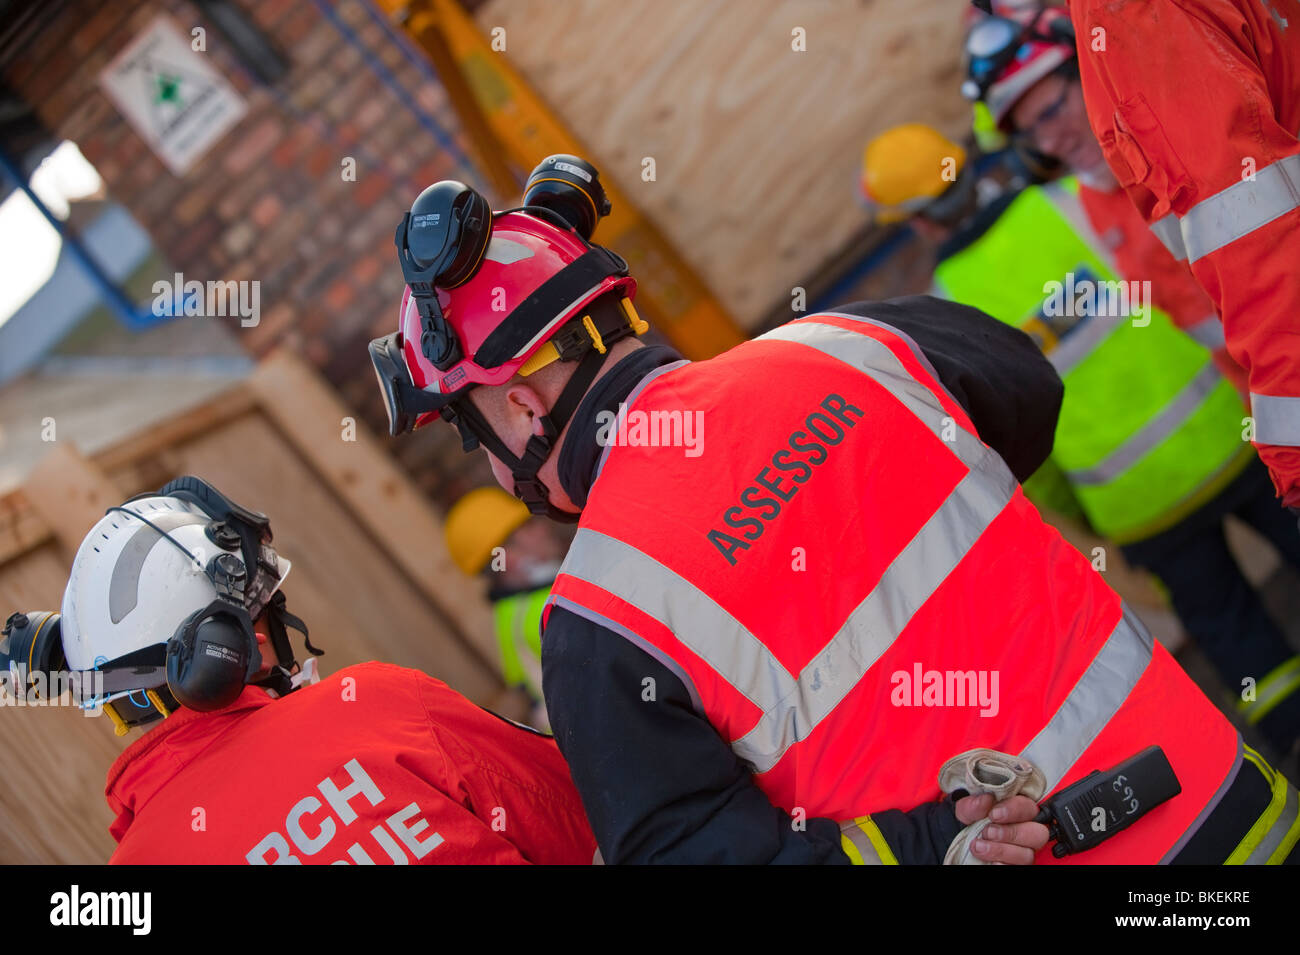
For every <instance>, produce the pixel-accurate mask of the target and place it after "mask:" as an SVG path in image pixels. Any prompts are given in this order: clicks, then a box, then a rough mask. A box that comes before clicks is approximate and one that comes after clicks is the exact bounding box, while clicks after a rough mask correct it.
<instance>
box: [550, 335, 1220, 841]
mask: <svg viewBox="0 0 1300 955" xmlns="http://www.w3.org/2000/svg"><path fill="white" fill-rule="evenodd" d="M626 406H627V410H626V411H625V413H620V415H619V417H618V420H617V422H616V424H615V425H614V427H613V428H612V430H611V434H610V435H609V436H607V437H606V439H605V443H606V447H605V450H604V457H603V458H602V461H601V464H600V470H599V472H598V476H597V478H596V481H595V483H594V485H593V488H592V491H591V494H590V497H589V501H588V504H587V506H586V508H585V510H584V511H583V514H582V520H581V523H580V526H579V530H578V532H577V537H576V539H575V541H574V544H573V547H572V549H571V550H570V552H569V555H568V557H567V559H566V560H565V563H564V566H563V569H562V571H561V573H560V575H559V577H558V578H557V579H556V582H555V586H554V588H553V591H552V598H551V605H552V606H556V605H558V606H562V607H567V608H569V609H571V610H573V611H575V612H577V613H580V614H581V615H583V616H584V617H587V618H589V619H592V620H595V621H597V622H599V623H601V624H603V625H604V626H607V627H609V628H610V629H611V630H614V631H616V632H618V633H620V634H622V635H623V636H624V637H625V638H627V639H628V640H631V641H632V642H633V643H635V644H636V645H638V646H640V647H642V648H643V649H645V650H646V651H647V652H649V653H650V654H651V655H652V656H654V657H655V658H656V659H658V660H660V661H661V662H663V663H664V664H665V665H667V666H668V667H669V668H670V669H671V670H673V671H674V672H675V673H676V674H677V675H678V676H680V677H681V679H682V680H683V682H684V683H685V685H686V687H687V688H688V690H689V692H690V693H691V695H692V699H693V700H695V701H697V708H698V710H699V711H700V712H701V713H702V714H703V715H704V716H706V717H707V718H708V720H709V721H710V723H712V725H713V726H714V727H715V728H716V729H717V730H718V732H719V733H720V734H721V735H722V737H723V738H724V739H725V740H727V742H728V743H729V744H730V746H731V747H732V749H733V750H734V751H735V752H736V753H737V754H738V755H739V756H740V757H741V758H742V759H744V760H745V761H746V762H747V763H748V764H749V765H750V767H751V768H752V770H753V772H754V773H755V778H756V781H757V783H758V785H759V786H760V787H761V788H762V789H763V790H764V792H765V793H766V794H767V795H768V797H769V798H770V799H771V800H772V802H773V803H774V804H775V805H777V806H779V807H781V808H782V809H784V810H785V811H786V812H789V813H792V814H793V813H794V812H795V811H796V810H799V809H802V810H803V811H804V812H806V813H807V814H808V815H811V816H823V817H830V818H834V819H852V818H856V817H859V816H863V815H867V814H869V813H871V812H876V811H881V810H884V809H890V808H900V809H910V808H912V807H913V806H916V805H918V804H920V803H922V802H926V801H928V800H932V799H935V798H937V797H938V796H939V795H940V793H939V790H938V781H937V776H938V771H939V767H940V765H941V764H942V763H943V762H944V761H945V760H947V759H948V758H950V757H952V756H955V755H957V754H958V753H961V752H963V751H965V750H968V749H972V748H975V747H988V748H990V749H995V750H1000V751H1003V752H1008V753H1022V754H1024V755H1025V756H1027V757H1029V758H1030V759H1032V760H1033V761H1034V762H1035V763H1036V764H1037V765H1038V766H1039V767H1040V768H1042V770H1043V771H1044V773H1045V774H1046V776H1047V779H1048V790H1049V792H1050V791H1052V790H1055V789H1056V788H1058V787H1059V786H1061V785H1063V784H1066V783H1070V782H1073V781H1074V780H1076V779H1078V778H1079V777H1081V776H1083V775H1085V774H1087V773H1088V772H1090V771H1092V770H1096V769H1107V768H1109V767H1111V766H1112V765H1114V764H1116V763H1119V762H1121V761H1122V760H1124V759H1126V758H1127V757H1129V756H1132V755H1134V754H1135V753H1137V752H1138V751H1139V750H1141V749H1143V748H1144V747H1147V746H1150V745H1152V744H1156V745H1159V746H1160V747H1162V748H1163V750H1164V752H1165V755H1166V756H1167V757H1168V759H1169V761H1170V763H1171V764H1172V766H1173V768H1174V771H1175V773H1176V774H1177V776H1178V779H1179V782H1180V783H1181V785H1182V793H1181V794H1180V795H1178V796H1176V797H1174V798H1173V799H1172V800H1170V801H1169V802H1167V803H1165V804H1163V805H1161V806H1159V807H1157V808H1156V809H1154V810H1152V811H1151V812H1150V813H1149V814H1148V815H1147V816H1146V817H1144V818H1143V819H1141V820H1140V821H1139V822H1138V823H1137V824H1135V825H1134V826H1133V827H1132V828H1131V829H1129V830H1128V831H1126V832H1124V833H1122V834H1120V835H1119V836H1117V837H1116V838H1114V839H1111V840H1109V841H1108V842H1106V843H1104V844H1103V845H1102V846H1101V847H1100V848H1098V849H1096V850H1094V851H1092V852H1089V853H1087V854H1085V855H1083V856H1079V857H1076V858H1077V860H1078V861H1083V862H1090V863H1107V862H1121V861H1122V862H1134V863H1154V862H1158V861H1160V860H1161V859H1163V858H1166V857H1169V856H1171V855H1172V854H1173V852H1174V851H1176V850H1177V848H1179V847H1181V844H1182V842H1183V841H1185V837H1187V836H1189V834H1190V832H1191V831H1192V830H1193V829H1194V828H1195V827H1196V826H1197V825H1199V822H1200V819H1199V817H1200V816H1201V815H1202V812H1203V810H1205V809H1206V807H1207V806H1208V805H1210V804H1211V803H1212V802H1213V801H1214V800H1215V794H1216V793H1217V792H1218V791H1219V789H1220V787H1221V786H1223V785H1224V784H1225V781H1226V780H1227V779H1228V778H1229V776H1230V774H1231V773H1232V772H1233V771H1234V769H1235V766H1236V765H1237V761H1238V753H1239V737H1238V734H1237V732H1236V731H1235V730H1234V729H1233V727H1232V726H1231V725H1230V724H1229V722H1228V721H1227V720H1226V719H1225V718H1224V717H1223V716H1222V715H1221V714H1220V713H1219V712H1218V710H1216V709H1215V707H1214V706H1213V705H1212V704H1211V703H1210V702H1209V700H1207V699H1206V698H1205V696H1204V695H1203V694H1202V693H1201V692H1200V690H1199V689H1197V687H1196V686H1195V685H1194V684H1193V683H1192V682H1191V680H1190V679H1188V677H1187V676H1186V674H1184V673H1183V671H1182V669H1180V668H1179V666H1178V665H1177V664H1176V663H1175V662H1174V660H1173V659H1172V658H1171V657H1170V656H1169V654H1168V653H1167V652H1166V651H1165V650H1164V649H1163V648H1161V647H1159V646H1158V645H1155V644H1154V643H1153V641H1152V639H1151V637H1150V635H1149V634H1148V633H1147V631H1146V630H1145V629H1144V628H1143V627H1142V625H1141V624H1140V623H1139V622H1138V621H1137V620H1136V619H1135V618H1134V617H1132V616H1131V615H1130V614H1129V613H1128V612H1127V611H1126V609H1125V608H1124V607H1123V606H1122V604H1121V601H1120V598H1119V597H1118V596H1117V595H1116V594H1115V593H1114V591H1112V590H1111V589H1110V588H1109V587H1108V586H1107V585H1106V583H1105V581H1104V579H1103V578H1102V576H1101V575H1100V574H1099V573H1097V571H1096V570H1094V569H1093V567H1092V565H1091V564H1090V562H1089V561H1088V559H1086V558H1085V557H1084V556H1083V555H1082V554H1080V553H1079V552H1078V551H1077V550H1075V549H1074V548H1073V547H1072V546H1071V545H1070V544H1068V543H1067V542H1066V541H1065V540H1064V539H1062V537H1061V536H1060V535H1059V534H1058V533H1057V532H1056V531H1055V530H1054V529H1053V528H1052V527H1050V526H1048V525H1046V524H1044V523H1043V521H1042V519H1041V518H1040V517H1039V515H1038V513H1037V511H1035V510H1034V508H1033V507H1032V505H1030V504H1029V503H1028V502H1027V501H1026V500H1025V498H1024V496H1023V495H1022V493H1021V491H1020V488H1019V485H1018V484H1017V483H1016V480H1015V478H1014V477H1013V476H1012V474H1011V472H1010V471H1009V470H1008V469H1007V467H1006V465H1005V463H1004V462H1003V461H1002V459H1001V458H999V457H998V455H997V454H996V453H995V452H994V451H992V450H991V449H990V448H988V447H987V446H986V445H985V444H983V443H982V442H981V441H980V439H979V438H978V437H977V435H976V433H975V428H974V426H973V425H972V423H971V421H970V419H969V418H968V416H967V415H966V413H965V411H964V410H963V409H962V407H961V406H960V405H959V404H958V402H957V401H956V400H955V399H954V398H953V397H952V396H951V395H949V394H948V393H947V391H946V390H945V389H944V388H943V386H942V385H941V384H939V382H938V379H937V375H936V374H935V373H934V371H933V369H932V368H930V366H929V363H928V362H927V360H926V359H925V357H924V356H923V355H922V354H921V353H920V351H919V349H917V348H916V346H915V345H914V343H912V342H911V340H910V339H909V338H907V337H906V336H905V335H903V334H902V333H900V332H898V331H897V330H894V329H892V328H890V327H889V326H887V325H883V324H881V323H877V322H873V321H871V320H868V319H863V318H858V317H854V316H849V315H841V314H835V313H826V314H820V315H815V316H811V317H808V318H804V319H801V320H799V321H795V322H791V323H789V324H787V325H785V326H783V327H781V328H778V329H776V330H775V331H772V332H769V333H768V334H766V335H763V336H761V337H760V338H757V339H755V340H754V341H751V342H747V343H745V344H743V345H740V346H738V347H736V348H733V349H732V350H730V351H728V352H726V353H724V354H723V355H721V356H719V357H717V358H715V359H712V360H710V361H705V362H697V363H681V364H677V365H669V366H665V367H664V368H662V369H660V370H659V371H658V372H656V373H654V374H652V375H651V376H650V377H649V378H648V379H646V381H644V382H643V383H642V384H641V385H640V386H639V388H638V390H636V391H634V392H633V394H632V395H630V396H629V399H628V401H627V402H626ZM679 421H680V422H687V421H689V422H691V423H693V425H694V427H693V428H692V429H691V431H692V433H690V434H689V435H688V434H687V432H686V431H685V429H677V425H676V424H675V423H676V422H679ZM674 437H677V438H679V439H681V440H678V441H677V442H676V444H674V441H673V438H674ZM687 437H689V438H690V440H689V441H688V440H686V438H687ZM548 610H549V608H548ZM688 770H689V768H688V767H684V771H688ZM1039 861H1044V862H1046V861H1053V860H1052V858H1051V856H1050V853H1046V852H1044V853H1040V854H1039Z"/></svg>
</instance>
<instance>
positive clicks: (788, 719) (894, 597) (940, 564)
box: [724, 471, 1016, 773]
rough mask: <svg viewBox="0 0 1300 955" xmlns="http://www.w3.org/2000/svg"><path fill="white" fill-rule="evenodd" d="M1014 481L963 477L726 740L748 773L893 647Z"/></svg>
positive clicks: (809, 725) (810, 725) (807, 731)
mask: <svg viewBox="0 0 1300 955" xmlns="http://www.w3.org/2000/svg"><path fill="white" fill-rule="evenodd" d="M1015 488H1016V484H1015V479H1014V478H1012V477H1011V474H1010V472H1007V473H1006V474H1005V480H990V477H989V476H988V475H987V474H983V473H981V472H978V471H971V472H970V473H969V474H967V475H966V477H964V478H962V480H961V481H959V482H958V483H957V486H956V487H955V488H953V490H952V493H950V494H949V495H948V497H947V499H946V500H945V501H944V502H943V504H941V505H940V506H939V509H938V510H937V511H935V512H934V513H933V514H932V515H931V516H930V519H929V520H928V521H926V522H925V524H924V525H923V526H922V528H921V529H920V530H919V531H918V532H917V534H916V536H915V537H913V538H912V539H911V540H910V541H908V543H907V546H906V547H904V548H903V550H902V552H901V553H900V554H899V555H898V556H897V557H895V558H894V561H893V563H891V564H890V565H889V566H888V567H887V568H886V569H885V572H884V574H882V575H881V577H880V580H879V581H878V582H877V583H876V586H875V587H874V588H872V590H871V593H870V594H868V595H867V598H866V599H865V600H863V601H862V603H860V604H859V605H858V606H857V608H856V609H855V610H854V611H853V613H851V614H850V615H849V618H848V620H846V621H845V622H844V625H843V626H842V627H840V629H839V630H838V631H837V632H836V633H835V635H834V636H833V637H831V639H830V642H829V643H827V644H826V647H825V649H823V650H822V651H821V652H820V653H818V654H817V655H816V656H815V657H813V659H812V660H811V661H809V662H808V664H807V665H806V666H805V667H804V668H803V670H802V672H800V674H799V680H798V687H797V688H796V690H795V692H794V693H793V694H791V695H789V696H787V697H786V698H784V699H782V700H781V701H780V705H779V706H778V707H777V708H775V709H772V710H770V711H766V712H764V713H763V716H762V717H761V718H760V719H759V721H758V723H757V724H755V726H754V728H753V729H751V730H750V731H749V732H748V733H746V734H745V735H744V736H742V737H741V738H740V739H738V740H736V741H735V742H733V743H732V744H731V748H732V749H734V750H735V751H736V754H737V755H738V756H740V757H741V758H742V759H744V760H746V761H748V762H749V763H750V764H752V765H753V767H754V771H755V772H759V773H763V772H767V771H768V770H769V769H771V768H772V767H773V766H775V765H776V764H777V763H778V762H780V760H781V757H783V756H784V755H785V754H786V751H787V750H789V749H790V747H791V746H793V745H794V744H795V743H797V742H799V741H800V740H802V739H806V738H807V737H808V736H809V735H811V733H812V731H813V730H814V729H815V728H816V727H817V725H818V724H819V723H820V722H821V721H822V720H823V719H825V718H826V717H827V716H828V715H830V713H831V711H832V710H834V709H835V707H836V706H838V705H839V704H840V702H841V701H842V700H843V699H844V698H845V697H846V696H848V694H849V692H850V691H851V690H852V689H853V688H854V687H855V686H857V684H858V682H859V681H860V680H861V679H862V677H863V676H864V675H865V674H866V673H867V671H868V670H870V669H871V668H872V667H873V666H875V664H876V661H877V660H879V659H880V658H881V657H882V656H883V655H884V654H885V652H886V651H887V650H888V649H889V648H890V647H891V646H893V644H894V641H895V640H897V639H898V636H899V634H901V633H902V632H903V629H904V628H905V627H906V626H907V624H908V623H909V622H910V621H911V619H912V616H913V614H915V613H916V612H917V611H918V610H919V609H920V608H921V607H922V606H923V605H924V604H925V602H926V601H927V600H929V599H930V597H931V596H933V595H934V592H935V591H936V590H938V589H939V587H940V585H941V584H942V583H943V582H944V580H945V579H947V577H948V575H949V574H950V573H952V571H953V569H954V568H956V566H957V565H958V564H959V563H960V562H961V560H962V558H964V557H965V556H966V553H967V552H968V551H969V550H970V548H971V547H972V546H974V544H975V542H976V541H977V540H979V538H980V535H982V534H983V533H984V530H985V528H987V527H988V525H989V524H990V523H992V521H993V519H994V518H995V517H997V516H998V515H999V514H1001V513H1002V510H1003V508H1005V507H1006V506H1007V503H1008V502H1009V501H1010V500H1011V495H1012V494H1013V493H1014V492H1015ZM724 676H725V674H724Z"/></svg>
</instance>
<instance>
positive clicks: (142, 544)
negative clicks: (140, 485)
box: [62, 497, 291, 670]
mask: <svg viewBox="0 0 1300 955" xmlns="http://www.w3.org/2000/svg"><path fill="white" fill-rule="evenodd" d="M211 523H212V518H210V517H209V516H208V515H207V514H205V513H204V512H203V510H202V509H201V508H199V507H198V506H197V505H195V504H192V503H190V502H188V501H184V500H181V499H180V498H176V497H145V498H140V499H138V500H134V501H130V502H128V503H127V504H125V505H123V507H122V508H119V509H114V510H111V511H109V512H108V513H107V514H106V515H104V517H103V518H101V519H100V521H99V523H98V524H96V525H95V526H94V528H93V529H92V530H91V531H90V533H89V534H88V535H86V538H85V540H83V541H82V542H81V547H80V548H79V549H78V550H77V556H76V559H75V560H74V561H73V563H72V573H71V575H70V577H69V578H68V586H67V589H66V590H65V591H64V592H63V611H62V613H63V650H64V653H65V654H66V656H67V661H68V668H69V669H71V670H92V669H95V668H96V667H97V666H100V665H102V664H104V663H107V662H108V661H110V660H116V659H118V658H119V657H124V656H126V655H127V654H129V653H133V652H135V651H136V650H142V649H145V648H146V647H152V646H155V645H157V644H165V643H166V642H167V641H168V640H169V639H171V637H172V635H173V634H175V633H176V631H177V630H178V629H179V628H180V626H181V624H182V623H184V622H185V620H186V619H187V618H189V617H190V616H191V615H192V614H194V613H195V612H196V611H199V610H202V609H203V608H204V607H206V606H208V605H209V604H210V603H212V601H213V600H214V599H216V597H217V589H216V586H215V585H214V584H213V582H212V580H211V579H210V577H209V576H208V574H207V572H206V571H207V567H208V562H209V561H210V560H211V559H212V558H213V557H215V556H216V555H217V554H219V553H222V552H223V548H221V547H219V546H217V544H216V543H214V542H213V540H212V539H211V537H210V536H209V534H208V532H207V528H208V525H209V524H211ZM160 531H165V532H166V533H167V534H169V535H170V536H171V540H172V541H174V543H172V542H169V541H168V540H167V539H166V538H164V536H163V535H162V534H161V533H159V532H160ZM177 545H180V546H177ZM181 548H184V549H185V551H188V552H189V553H188V554H187V553H185V551H183V550H182V549H181ZM227 549H229V548H227ZM275 560H276V566H277V571H278V577H279V579H278V580H276V581H275V582H274V584H273V585H272V586H271V588H270V589H269V590H268V591H267V592H265V593H264V594H260V595H259V597H258V599H259V600H260V606H258V605H254V606H250V607H248V608H247V609H248V612H249V616H250V617H252V618H253V619H256V618H257V617H258V616H259V615H260V614H261V612H262V610H264V609H265V607H266V603H267V602H268V601H269V600H270V597H271V596H272V595H273V594H274V593H275V592H276V591H277V590H279V589H280V585H281V584H282V583H283V582H284V578H285V576H286V575H287V574H288V573H289V568H290V566H291V565H290V563H289V561H287V560H285V559H284V558H283V557H280V556H279V555H276V556H275Z"/></svg>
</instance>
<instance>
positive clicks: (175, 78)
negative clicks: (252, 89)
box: [99, 16, 248, 176]
mask: <svg viewBox="0 0 1300 955" xmlns="http://www.w3.org/2000/svg"><path fill="white" fill-rule="evenodd" d="M99 85H100V86H101V87H102V88H103V90H104V92H105V93H106V94H107V95H108V98H109V99H111V100H112V101H113V103H114V105H116V106H117V108H118V110H119V111H120V112H121V113H122V115H123V116H125V117H126V118H127V120H128V121H129V122H130V123H131V125H132V126H133V127H134V128H135V131H136V132H137V133H139V134H140V137H141V138H142V139H144V141H145V142H147V143H148V144H149V146H150V148H151V149H153V151H154V152H155V153H157V155H158V158H159V159H161V160H162V161H163V162H164V163H166V165H167V168H168V169H170V170H171V171H172V172H173V173H174V174H175V175H178V176H180V175H184V174H185V172H186V171H188V170H189V169H190V168H191V167H192V166H193V165H194V164H195V163H196V162H197V161H198V160H199V159H200V158H201V157H202V156H203V154H204V153H206V152H207V151H208V150H209V149H210V148H211V147H212V145H213V144H214V143H216V141H217V140H219V139H220V138H221V137H222V136H223V135H225V133H226V132H227V131H228V130H229V129H230V127H232V126H234V125H235V124H236V123H238V122H239V120H240V119H241V118H242V117H243V116H244V114H245V113H246V112H248V107H247V106H246V105H245V104H244V101H243V99H242V98H241V97H240V96H239V94H238V93H237V92H235V89H234V88H233V87H232V86H231V85H230V84H229V83H227V82H226V79H225V77H223V76H222V75H221V74H220V73H218V72H217V71H216V70H214V69H213V68H212V66H211V65H210V64H209V61H208V58H207V54H206V53H198V52H195V51H194V50H193V49H192V48H191V47H190V39H189V37H187V36H186V35H185V34H183V33H182V32H181V31H180V29H179V28H178V27H177V26H176V24H175V23H174V22H172V21H171V20H170V19H168V18H167V17H165V16H160V17H158V18H157V19H156V20H154V21H153V23H152V24H150V25H149V28H148V29H147V30H145V32H144V33H142V34H140V36H138V37H136V38H135V40H133V41H132V42H131V43H130V45H129V46H127V48H126V49H124V50H123V51H122V52H121V53H119V54H118V55H117V56H116V57H114V59H113V62H111V63H109V64H108V66H106V67H105V68H104V71H103V72H102V73H101V74H100V75H99Z"/></svg>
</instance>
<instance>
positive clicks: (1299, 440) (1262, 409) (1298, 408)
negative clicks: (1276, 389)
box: [1250, 391, 1300, 448]
mask: <svg viewBox="0 0 1300 955" xmlns="http://www.w3.org/2000/svg"><path fill="white" fill-rule="evenodd" d="M1250 414H1251V417H1253V418H1254V419H1255V440H1256V441H1258V442H1259V443H1260V444H1276V445H1282V446H1285V447H1297V448H1300V398H1280V397H1278V396H1276V395H1257V394H1255V393H1254V392H1253V391H1252V392H1251V393H1250Z"/></svg>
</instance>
